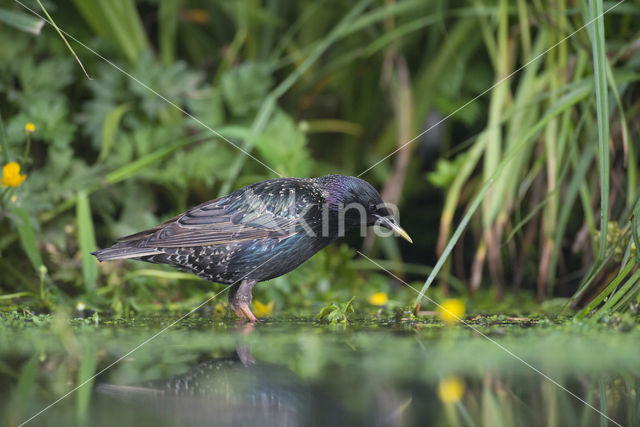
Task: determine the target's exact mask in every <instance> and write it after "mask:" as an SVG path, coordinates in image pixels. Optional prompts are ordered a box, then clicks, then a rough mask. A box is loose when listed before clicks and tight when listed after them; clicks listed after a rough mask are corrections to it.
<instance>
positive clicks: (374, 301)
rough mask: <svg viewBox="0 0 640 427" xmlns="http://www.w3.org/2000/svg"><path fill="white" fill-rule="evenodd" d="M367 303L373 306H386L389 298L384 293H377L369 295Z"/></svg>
mask: <svg viewBox="0 0 640 427" xmlns="http://www.w3.org/2000/svg"><path fill="white" fill-rule="evenodd" d="M367 301H369V304H371V305H385V304H386V303H387V301H389V297H388V296H387V294H385V293H384V292H376V293H375V294H371V295H369V298H368V299H367Z"/></svg>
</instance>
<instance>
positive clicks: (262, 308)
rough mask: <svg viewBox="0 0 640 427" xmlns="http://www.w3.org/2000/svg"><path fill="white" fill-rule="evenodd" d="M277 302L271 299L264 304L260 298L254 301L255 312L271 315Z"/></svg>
mask: <svg viewBox="0 0 640 427" xmlns="http://www.w3.org/2000/svg"><path fill="white" fill-rule="evenodd" d="M275 305H276V303H275V302H274V301H269V302H268V303H267V304H263V303H261V302H260V301H258V300H254V301H253V307H254V310H253V311H254V313H255V315H256V316H271V315H272V314H273V308H274V307H275Z"/></svg>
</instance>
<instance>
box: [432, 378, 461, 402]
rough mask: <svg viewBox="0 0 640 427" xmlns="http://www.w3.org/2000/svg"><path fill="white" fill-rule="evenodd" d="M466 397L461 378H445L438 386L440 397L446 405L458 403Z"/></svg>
mask: <svg viewBox="0 0 640 427" xmlns="http://www.w3.org/2000/svg"><path fill="white" fill-rule="evenodd" d="M463 395H464V383H463V382H462V380H460V378H457V377H450V378H445V379H444V380H442V381H440V384H438V397H439V398H440V400H441V401H442V402H444V403H456V402H457V401H459V400H460V399H462V396H463Z"/></svg>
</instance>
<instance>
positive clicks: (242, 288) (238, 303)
mask: <svg viewBox="0 0 640 427" xmlns="http://www.w3.org/2000/svg"><path fill="white" fill-rule="evenodd" d="M255 284H256V282H255V281H251V280H243V281H242V282H241V283H240V284H239V285H235V286H232V287H231V289H229V305H230V306H231V309H232V310H233V312H234V313H235V314H236V316H238V317H239V318H240V319H248V320H249V322H251V323H253V322H257V321H258V318H257V317H256V316H255V315H254V314H253V313H252V312H251V308H249V304H251V299H252V296H251V291H252V290H253V286H254V285H255Z"/></svg>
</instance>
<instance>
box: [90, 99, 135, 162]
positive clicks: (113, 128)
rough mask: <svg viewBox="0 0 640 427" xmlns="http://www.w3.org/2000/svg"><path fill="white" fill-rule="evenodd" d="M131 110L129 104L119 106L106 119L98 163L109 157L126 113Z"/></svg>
mask: <svg viewBox="0 0 640 427" xmlns="http://www.w3.org/2000/svg"><path fill="white" fill-rule="evenodd" d="M129 108H130V107H129V105H128V104H122V105H119V106H117V107H116V108H114V109H113V110H112V111H111V112H110V113H109V114H107V116H106V117H105V118H104V124H103V125H102V144H101V145H100V155H99V156H98V162H100V161H102V160H104V159H105V158H106V157H107V156H108V155H109V152H110V151H111V147H113V143H114V142H115V139H116V134H117V132H118V127H119V125H120V120H121V119H122V116H123V115H124V113H126V112H127V111H129Z"/></svg>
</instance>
